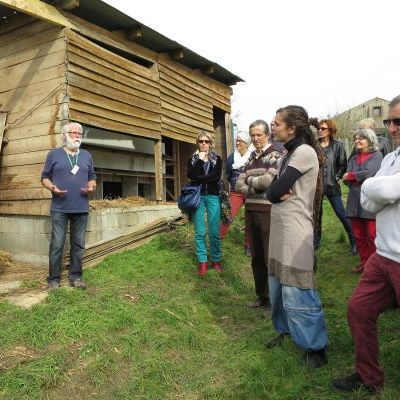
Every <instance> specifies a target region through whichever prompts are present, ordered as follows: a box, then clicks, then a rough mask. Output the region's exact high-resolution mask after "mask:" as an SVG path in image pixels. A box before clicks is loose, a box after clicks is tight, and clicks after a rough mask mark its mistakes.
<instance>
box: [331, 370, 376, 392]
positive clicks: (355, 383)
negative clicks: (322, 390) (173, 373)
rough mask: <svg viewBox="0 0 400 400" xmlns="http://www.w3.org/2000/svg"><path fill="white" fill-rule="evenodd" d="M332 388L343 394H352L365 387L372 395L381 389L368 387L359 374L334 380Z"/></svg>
mask: <svg viewBox="0 0 400 400" xmlns="http://www.w3.org/2000/svg"><path fill="white" fill-rule="evenodd" d="M332 386H333V387H334V388H335V389H337V390H340V391H341V392H352V391H353V390H357V389H358V388H360V387H363V388H364V389H366V390H367V391H368V392H370V393H375V392H377V391H379V387H376V386H369V385H366V384H365V383H364V382H363V381H362V380H361V376H360V375H358V374H357V373H355V374H351V375H348V376H344V377H343V378H337V379H332Z"/></svg>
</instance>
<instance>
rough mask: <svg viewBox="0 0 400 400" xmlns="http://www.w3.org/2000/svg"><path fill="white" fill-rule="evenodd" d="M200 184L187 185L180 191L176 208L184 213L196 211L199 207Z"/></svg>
mask: <svg viewBox="0 0 400 400" xmlns="http://www.w3.org/2000/svg"><path fill="white" fill-rule="evenodd" d="M200 191H201V184H198V183H188V184H186V185H185V186H183V187H182V189H181V194H180V195H179V198H178V207H179V208H180V209H181V210H182V211H183V212H185V213H191V212H193V211H196V210H197V209H198V208H199V205H200Z"/></svg>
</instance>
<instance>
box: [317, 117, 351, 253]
mask: <svg viewBox="0 0 400 400" xmlns="http://www.w3.org/2000/svg"><path fill="white" fill-rule="evenodd" d="M336 131H337V129H336V123H335V121H334V120H333V119H323V120H321V121H319V128H318V142H319V146H320V148H321V150H322V151H323V153H324V156H325V165H324V171H323V185H324V190H323V194H324V196H326V197H327V198H328V200H329V202H330V203H331V206H332V208H333V211H334V212H335V214H336V216H337V217H338V218H339V220H340V222H341V223H342V225H343V228H344V229H345V230H346V232H347V235H348V237H349V241H350V251H351V254H353V255H356V254H357V247H356V244H355V240H354V235H353V231H352V229H351V223H350V220H349V219H348V218H347V217H346V211H345V209H344V206H343V200H342V193H341V189H340V184H339V180H340V179H341V178H342V177H343V174H344V173H345V172H346V169H347V156H346V151H345V149H344V144H343V142H341V141H340V140H336V139H334V136H335V135H336ZM322 209H323V208H322V202H321V207H320V209H319V216H318V224H316V226H317V229H316V230H315V237H314V248H315V249H317V248H318V247H320V245H321V236H322Z"/></svg>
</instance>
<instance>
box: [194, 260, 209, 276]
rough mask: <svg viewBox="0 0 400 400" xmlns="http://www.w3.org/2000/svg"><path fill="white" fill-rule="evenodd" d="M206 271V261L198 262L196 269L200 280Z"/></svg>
mask: <svg viewBox="0 0 400 400" xmlns="http://www.w3.org/2000/svg"><path fill="white" fill-rule="evenodd" d="M207 270H208V262H207V261H206V262H199V267H198V269H197V272H198V274H199V276H200V278H202V277H203V276H204V275H205V274H206V272H207Z"/></svg>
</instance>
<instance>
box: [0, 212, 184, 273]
mask: <svg viewBox="0 0 400 400" xmlns="http://www.w3.org/2000/svg"><path fill="white" fill-rule="evenodd" d="M180 213H181V212H180V210H179V208H178V207H177V206H176V205H167V206H166V205H159V206H158V205H147V206H138V207H132V208H129V209H127V208H108V209H104V210H96V211H91V212H90V213H89V221H88V227H87V232H86V247H90V246H92V245H95V244H98V243H101V242H104V241H107V240H111V239H115V238H117V237H119V236H123V235H127V234H129V233H133V232H135V231H137V230H139V229H141V228H142V227H143V225H145V224H149V223H151V222H153V221H156V220H158V219H160V218H173V217H176V216H179V215H180ZM50 238H51V219H50V216H28V215H7V216H1V215H0V249H1V250H4V251H7V252H8V253H10V255H11V257H12V259H13V260H15V261H17V262H23V263H28V264H34V265H38V266H47V265H48V254H49V244H50ZM68 247H69V243H68V238H67V241H66V248H68Z"/></svg>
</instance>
